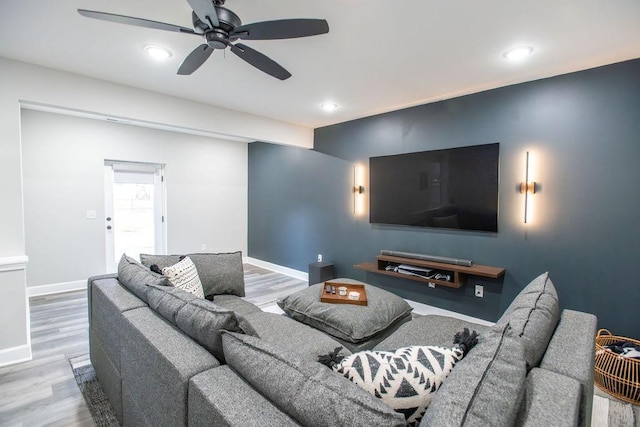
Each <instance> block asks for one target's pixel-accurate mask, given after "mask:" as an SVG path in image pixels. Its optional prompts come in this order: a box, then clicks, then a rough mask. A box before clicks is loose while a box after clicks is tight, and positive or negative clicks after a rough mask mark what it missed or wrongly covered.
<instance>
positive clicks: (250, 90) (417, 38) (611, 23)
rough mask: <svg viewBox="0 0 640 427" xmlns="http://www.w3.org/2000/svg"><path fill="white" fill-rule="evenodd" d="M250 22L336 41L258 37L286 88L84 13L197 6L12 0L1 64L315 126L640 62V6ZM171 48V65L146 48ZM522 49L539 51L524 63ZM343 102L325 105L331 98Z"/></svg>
mask: <svg viewBox="0 0 640 427" xmlns="http://www.w3.org/2000/svg"><path fill="white" fill-rule="evenodd" d="M225 6H226V7H227V8H229V9H231V10H233V11H234V12H235V13H236V14H238V15H239V16H240V17H241V18H242V21H243V23H251V22H257V21H266V20H273V19H284V18H324V19H326V20H327V21H328V22H329V27H330V32H329V34H325V35H321V36H316V37H309V38H302V39H295V40H271V41H246V42H244V43H246V44H247V45H249V46H251V47H253V48H255V49H257V50H259V51H261V52H262V53H264V54H266V55H268V56H270V57H271V58H272V59H274V60H275V61H277V62H278V63H280V64H281V65H282V66H284V67H285V68H286V69H288V70H289V71H290V72H291V73H292V74H293V77H291V78H290V79H288V80H285V81H280V80H277V79H275V78H273V77H270V76H268V75H266V74H264V73H262V72H261V71H258V70H257V69H254V68H253V67H251V66H249V65H248V64H246V63H245V62H243V61H242V60H241V59H239V58H238V57H236V56H235V55H233V54H231V53H230V52H229V51H228V49H227V51H226V52H221V51H216V52H214V54H213V55H212V56H211V58H210V59H209V60H208V61H207V62H206V63H205V64H204V65H203V66H202V67H201V68H200V69H199V70H197V71H196V72H195V73H194V74H193V75H191V76H178V75H176V71H177V69H178V67H179V65H180V63H181V62H182V60H183V59H184V58H185V57H186V55H188V54H189V52H191V51H192V50H193V49H194V48H195V47H196V46H197V45H199V44H200V43H201V42H202V40H201V39H200V38H199V37H197V36H193V35H188V34H179V33H171V32H165V31H158V30H151V29H146V28H138V27H132V26H127V25H120V24H115V23H110V22H104V21H98V20H94V19H88V18H84V17H82V16H80V15H79V14H78V13H77V12H76V9H78V8H83V9H91V10H98V11H103V12H109V13H116V14H121V15H129V16H135V17H141V18H146V19H151V20H155V21H161V22H167V23H172V24H176V25H181V26H185V27H189V28H191V9H190V8H189V6H188V4H187V2H186V0H136V1H126V0H55V1H54V0H0V56H4V57H7V58H11V59H16V60H20V61H25V62H30V63H34V64H38V65H42V66H45V67H51V68H55V69H59V70H64V71H69V72H73V73H77V74H83V75H87V76H92V77H95V78H99V79H104V80H109V81H113V82H117V83H122V84H125V85H129V86H135V87H139V88H144V89H149V90H152V91H156V92H161V93H165V94H169V95H174V96H178V97H183V98H187V99H192V100H196V101H200V102H204V103H208V104H212V105H216V106H221V107H225V108H229V109H232V110H238V111H243V112H248V113H253V114H257V115H261V116H265V117H270V118H274V119H279V120H282V121H285V122H290V123H296V124H300V125H304V126H308V127H314V128H315V127H320V126H324V125H328V124H333V123H339V122H343V121H347V120H351V119H355V118H359V117H365V116H369V115H373V114H378V113H382V112H387V111H391V110H396V109H399V108H403V107H407V106H412V105H418V104H423V103H427V102H431V101H436V100H440V99H445V98H451V97H454V96H458V95H462V94H468V93H473V92H478V91H481V90H486V89H491V88H495V87H500V86H505V85H509V84H514V83H520V82H524V81H529V80H534V79H538V78H543V77H548V76H553V75H557V74H563V73H567V72H572V71H577V70H581V69H586V68H591V67H595V66H599V65H604V64H609V63H614V62H619V61H624V60H628V59H634V58H639V57H640V1H638V0H607V1H603V0H563V1H558V0H536V1H533V2H525V1H509V0H484V1H473V0H449V1H442V0H396V1H382V0H227V3H226V5H225ZM147 44H156V45H161V46H165V47H167V48H168V49H170V50H171V51H172V52H173V56H172V57H171V58H170V59H169V60H167V61H165V62H162V63H158V62H155V61H153V60H152V59H150V58H149V57H148V56H147V55H145V54H144V52H143V47H144V46H145V45H147ZM517 45H530V46H533V47H534V49H535V51H534V54H533V55H531V56H530V57H528V58H527V59H526V60H524V61H522V62H519V63H513V62H508V61H506V60H505V59H503V57H502V53H503V52H504V51H505V50H506V49H508V48H510V47H514V46H517ZM328 100H331V101H334V102H336V103H338V104H339V105H340V107H339V108H338V109H337V110H336V111H334V112H333V113H326V112H324V111H322V110H321V109H320V108H319V105H320V104H321V103H322V102H324V101H328Z"/></svg>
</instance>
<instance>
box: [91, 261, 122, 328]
mask: <svg viewBox="0 0 640 427" xmlns="http://www.w3.org/2000/svg"><path fill="white" fill-rule="evenodd" d="M117 278H118V274H117V273H112V274H101V275H99V276H91V277H89V278H88V279H87V302H88V303H89V307H88V308H87V310H88V315H89V326H91V298H92V296H93V295H92V294H91V288H92V286H91V285H92V284H93V282H95V281H96V280H101V279H117Z"/></svg>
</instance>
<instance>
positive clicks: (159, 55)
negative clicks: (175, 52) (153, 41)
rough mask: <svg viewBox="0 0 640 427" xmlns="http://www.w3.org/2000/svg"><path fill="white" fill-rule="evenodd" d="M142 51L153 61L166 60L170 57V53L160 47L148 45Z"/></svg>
mask: <svg viewBox="0 0 640 427" xmlns="http://www.w3.org/2000/svg"><path fill="white" fill-rule="evenodd" d="M144 51H145V52H147V55H149V56H150V57H152V58H153V59H167V58H169V57H170V56H171V52H169V51H168V50H167V49H165V48H163V47H160V46H152V45H148V46H145V47H144Z"/></svg>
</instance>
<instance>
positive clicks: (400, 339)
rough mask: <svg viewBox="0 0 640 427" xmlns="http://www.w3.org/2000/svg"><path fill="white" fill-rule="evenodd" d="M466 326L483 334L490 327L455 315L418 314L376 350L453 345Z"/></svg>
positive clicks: (376, 347) (377, 346)
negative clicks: (456, 336) (455, 337)
mask: <svg viewBox="0 0 640 427" xmlns="http://www.w3.org/2000/svg"><path fill="white" fill-rule="evenodd" d="M464 328H467V329H469V330H470V331H476V332H478V334H480V335H482V333H483V332H484V331H486V330H487V329H489V327H488V326H484V325H480V324H477V323H473V322H468V321H466V320H461V319H456V318H454V317H447V316H438V315H428V316H417V317H416V318H414V319H412V320H411V321H410V322H407V323H405V324H404V325H402V326H400V327H399V328H398V329H397V330H396V331H395V332H394V333H393V334H391V336H389V337H388V338H387V339H385V340H384V341H382V342H380V343H379V344H378V345H376V346H375V347H374V348H373V349H374V350H395V349H397V348H401V347H409V346H412V345H434V346H439V347H451V345H452V344H453V336H454V335H455V334H456V332H458V331H461V330H463V329H464Z"/></svg>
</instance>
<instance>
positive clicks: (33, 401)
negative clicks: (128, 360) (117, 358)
mask: <svg viewBox="0 0 640 427" xmlns="http://www.w3.org/2000/svg"><path fill="white" fill-rule="evenodd" d="M29 305H30V313H31V350H32V353H33V360H31V361H30V362H24V363H20V364H17V365H12V366H7V367H4V368H0V425H1V426H43V425H48V426H93V425H95V424H94V423H93V421H92V419H91V414H90V413H89V410H88V409H87V406H86V405H85V403H84V399H83V398H82V394H80V389H79V388H78V385H77V384H76V381H75V379H74V377H73V373H72V371H71V367H70V366H69V358H70V357H74V356H79V355H81V354H86V353H88V352H89V335H88V322H87V293H86V291H76V292H66V293H62V294H55V295H47V296H41V297H33V298H30V300H29Z"/></svg>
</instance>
